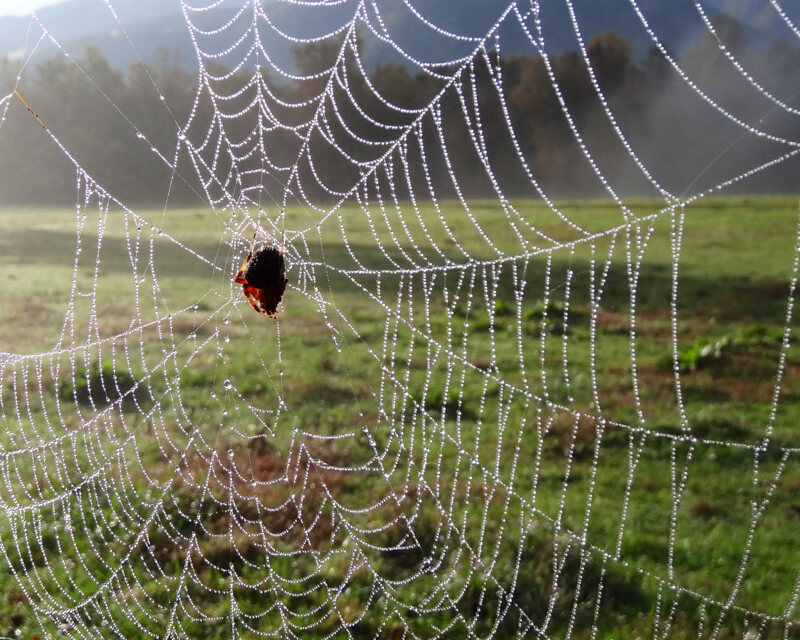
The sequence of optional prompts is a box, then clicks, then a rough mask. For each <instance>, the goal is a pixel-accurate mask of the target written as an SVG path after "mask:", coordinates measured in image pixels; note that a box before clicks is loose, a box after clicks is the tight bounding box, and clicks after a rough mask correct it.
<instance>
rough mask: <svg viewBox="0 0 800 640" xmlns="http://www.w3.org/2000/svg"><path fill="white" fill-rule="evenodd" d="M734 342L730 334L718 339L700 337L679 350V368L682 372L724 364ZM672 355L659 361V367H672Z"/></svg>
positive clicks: (668, 368) (665, 368)
mask: <svg viewBox="0 0 800 640" xmlns="http://www.w3.org/2000/svg"><path fill="white" fill-rule="evenodd" d="M731 346H732V342H731V339H730V338H729V337H728V336H723V337H721V338H719V339H717V340H705V339H702V338H699V339H697V340H695V341H694V342H692V344H690V345H688V346H685V347H682V348H681V349H680V351H679V352H678V368H679V369H680V370H681V371H682V372H686V371H697V370H698V369H708V368H710V367H713V366H720V365H721V364H723V361H724V358H725V357H726V356H727V355H729V353H730V350H731ZM672 364H673V361H672V356H664V357H663V358H661V360H660V361H659V367H660V368H661V369H664V370H671V369H672Z"/></svg>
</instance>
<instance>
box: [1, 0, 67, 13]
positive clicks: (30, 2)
mask: <svg viewBox="0 0 800 640" xmlns="http://www.w3.org/2000/svg"><path fill="white" fill-rule="evenodd" d="M56 2H57V0H0V16H8V15H18V16H24V15H27V14H29V13H30V12H31V11H33V10H34V9H38V8H39V7H44V6H46V5H48V4H55V3H56Z"/></svg>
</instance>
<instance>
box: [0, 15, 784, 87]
mask: <svg viewBox="0 0 800 640" xmlns="http://www.w3.org/2000/svg"><path fill="white" fill-rule="evenodd" d="M197 4H199V3H197ZM244 4H246V2H245V0H224V2H222V3H221V4H220V6H219V7H217V8H215V9H213V10H210V11H206V12H202V13H201V12H194V13H191V18H192V20H193V22H194V24H195V25H196V26H197V27H198V28H200V29H212V28H214V27H216V26H218V25H220V24H223V23H224V22H226V21H228V20H230V19H231V18H233V17H234V16H235V15H236V12H237V11H239V10H241V8H242V5H244ZM355 4H356V1H355V0H346V1H345V2H343V3H341V4H338V5H330V6H327V7H326V6H319V5H315V6H313V7H304V6H302V5H296V4H290V3H285V2H281V1H280V0H264V1H263V2H262V6H264V9H265V12H266V14H267V16H268V18H269V22H270V24H263V23H264V21H263V20H262V21H261V37H262V42H263V44H264V47H265V49H266V50H267V52H268V54H269V55H270V58H271V59H272V60H273V62H274V63H276V64H277V65H278V66H279V67H282V68H284V69H286V70H287V71H291V69H292V64H293V56H292V52H291V47H289V46H287V45H286V42H285V40H284V39H283V38H275V37H274V34H271V30H272V29H273V28H274V29H278V30H280V31H283V32H285V33H289V34H291V35H293V36H296V37H300V38H308V37H314V36H318V35H322V34H325V33H327V32H329V31H331V30H333V29H335V28H337V27H339V26H341V25H342V24H345V23H346V22H347V21H348V20H349V19H350V18H351V17H352V14H353V10H354V7H355ZM413 4H414V7H415V8H416V9H417V10H418V11H419V12H420V14H421V15H423V16H425V17H426V18H427V19H428V20H429V21H430V22H431V23H433V24H435V25H437V26H439V27H441V28H443V29H445V30H448V31H451V32H453V33H458V34H462V35H467V36H472V37H480V36H482V35H484V34H485V33H486V32H487V31H488V30H489V28H490V27H491V26H492V25H493V24H494V22H495V21H496V20H497V18H498V16H499V15H500V13H501V12H502V11H503V10H504V9H505V7H506V6H507V4H508V3H507V1H506V0H459V2H458V4H457V6H458V11H454V10H453V6H454V4H453V3H450V2H442V1H441V0H417V1H416V2H414V3H413ZM376 5H377V6H378V8H379V10H380V12H381V15H380V20H379V19H378V17H377V16H376V15H375V14H374V10H372V9H371V8H370V9H368V10H367V13H368V14H369V15H368V17H369V24H370V26H371V28H373V29H374V30H375V31H377V32H378V35H381V30H382V29H385V30H386V31H387V32H388V33H389V34H390V35H391V39H392V40H393V41H394V42H396V43H397V44H398V45H399V47H400V48H401V49H403V50H405V51H407V52H413V54H414V55H415V57H416V58H417V59H418V60H421V61H422V62H428V63H441V62H446V61H450V60H453V59H456V58H459V57H463V56H464V55H467V54H469V52H470V51H471V50H472V49H473V48H474V46H475V44H474V42H471V41H464V40H453V39H448V38H443V37H441V36H440V35H438V34H436V32H435V31H434V30H433V29H428V28H426V27H421V25H420V22H419V20H418V19H417V18H416V17H415V16H413V14H412V13H411V11H410V10H409V8H408V7H407V6H406V5H405V3H403V2H400V1H399V0H378V1H377V3H376ZM112 6H113V7H114V10H115V11H116V13H117V15H118V17H119V23H118V22H117V20H116V19H115V17H114V16H113V15H112V13H111V11H109V9H108V6H107V5H106V3H105V2H104V0H64V1H63V2H61V3H58V4H55V5H53V6H50V7H45V8H43V9H41V10H39V11H38V17H39V20H40V21H41V23H42V25H44V27H45V28H46V29H47V30H48V31H49V32H50V33H51V34H52V35H53V36H54V37H55V38H56V39H57V40H58V41H59V42H60V43H61V44H62V45H63V46H64V48H65V50H67V51H68V52H70V53H71V55H74V56H79V55H80V54H81V52H82V51H83V50H84V48H85V47H86V45H88V44H95V45H97V46H98V47H99V48H100V50H101V51H102V53H103V55H104V56H105V57H106V58H107V59H108V60H109V61H110V63H111V64H112V65H113V66H114V67H116V68H118V69H127V68H128V66H129V65H130V64H131V63H132V62H135V61H138V60H139V59H141V60H143V61H145V62H147V63H151V62H153V61H154V60H156V58H157V56H158V55H159V52H162V53H163V52H164V51H166V52H168V53H169V54H170V55H171V56H172V57H173V58H174V59H175V60H176V61H177V62H178V64H180V65H182V66H184V67H185V68H190V69H191V68H194V67H195V66H196V54H195V52H194V47H193V44H192V41H191V38H190V34H189V31H188V29H187V28H186V20H185V17H184V15H183V13H182V11H181V7H180V5H179V4H178V3H177V2H173V1H171V0H135V1H134V0H116V1H115V2H112ZM368 6H369V4H368ZM638 6H639V7H640V8H641V10H642V13H643V14H644V16H645V18H646V19H647V21H648V23H649V24H650V26H651V27H652V29H653V30H654V32H655V33H656V34H657V36H658V37H659V39H660V40H661V41H662V42H663V43H665V44H666V45H667V46H668V47H669V48H670V49H671V50H673V51H674V52H677V53H681V52H682V51H684V50H686V49H687V48H689V47H691V46H693V44H694V43H695V42H696V40H697V38H698V37H699V34H701V33H702V32H703V31H704V26H703V23H702V19H701V17H700V15H699V13H698V11H697V9H696V7H695V5H694V3H693V2H692V1H691V0H670V2H664V1H663V0H639V2H638ZM704 6H705V7H706V11H707V13H708V15H709V16H714V15H717V14H719V13H728V14H730V15H732V16H734V17H736V18H737V19H738V20H739V21H740V22H741V23H742V24H743V25H744V26H745V30H746V33H745V35H746V37H747V38H748V39H750V40H751V41H756V42H757V41H762V42H772V41H773V40H775V39H786V40H792V39H795V36H794V34H793V33H792V32H791V31H790V30H789V29H788V27H787V26H786V25H785V23H784V22H783V21H782V20H781V19H780V17H779V16H778V14H777V13H776V12H775V11H774V9H773V8H772V7H771V6H769V4H768V3H764V2H761V1H759V0H707V1H706V2H705V3H704ZM574 7H575V12H576V17H577V19H578V22H579V24H580V26H581V29H582V37H583V38H584V39H585V40H586V39H588V38H591V37H592V36H594V35H596V34H598V33H602V32H604V31H606V30H609V29H610V30H612V31H614V32H616V33H618V34H620V35H621V36H623V37H624V38H625V39H626V40H627V41H628V42H629V43H630V45H631V47H632V49H633V52H634V54H635V55H636V56H637V57H642V56H644V55H645V54H646V52H647V50H648V49H649V48H650V47H651V46H652V41H651V39H650V37H649V35H648V34H647V33H646V31H645V30H644V28H643V26H642V23H641V20H640V18H639V17H638V16H637V15H636V13H635V12H634V10H633V9H632V6H631V3H630V0H604V1H603V2H598V1H597V0H575V2H574ZM785 9H786V10H787V11H789V12H793V13H799V14H800V9H798V8H794V9H792V7H790V6H788V5H787V7H785ZM541 11H542V13H541V19H542V26H543V32H544V34H545V37H546V38H547V39H546V41H545V47H546V50H547V51H548V52H549V53H552V54H558V53H561V52H563V51H570V50H575V49H576V48H577V44H576V36H575V32H574V30H573V27H572V23H571V20H570V16H569V13H568V10H567V7H566V4H565V3H562V2H557V3H542V9H541ZM797 17H800V16H792V15H790V18H797ZM120 23H121V24H122V25H123V27H124V29H122V28H120ZM251 24H252V13H251V11H250V9H249V8H247V9H245V11H244V12H243V14H242V16H241V17H240V19H239V20H238V21H237V22H236V23H235V25H234V26H233V27H232V28H230V29H227V30H226V31H225V32H223V33H222V34H221V35H219V36H216V37H215V38H213V42H212V41H211V40H212V39H208V42H203V41H202V38H203V36H202V35H198V38H200V40H201V45H206V44H208V45H209V46H208V49H209V50H212V51H213V50H216V51H219V50H223V49H226V48H228V47H229V46H230V45H231V44H233V43H234V42H235V41H236V39H237V38H238V37H239V36H240V35H241V33H242V31H243V30H244V29H247V28H249V27H250V25H251ZM40 35H41V29H40V27H39V26H38V24H36V22H35V21H32V20H31V19H30V18H28V17H19V16H6V17H0V56H2V55H10V56H12V57H14V56H18V55H20V53H21V52H23V51H30V50H31V48H32V47H33V45H35V44H36V41H37V40H38V39H39V36H40ZM126 35H127V37H126ZM271 35H273V37H271ZM360 35H361V37H362V47H363V58H364V60H365V62H366V64H367V65H368V66H369V67H370V68H374V67H375V66H377V65H378V64H380V63H383V62H397V61H401V62H402V61H403V60H404V57H403V54H402V52H401V51H398V50H397V49H395V48H391V47H389V46H387V45H385V44H384V43H383V42H382V41H381V39H380V37H376V35H375V34H374V33H370V32H369V28H367V27H366V26H365V25H362V27H361V31H360ZM502 35H503V43H504V48H505V53H513V52H514V51H529V50H530V49H531V43H530V42H529V40H528V38H527V36H526V35H525V34H524V33H523V32H522V31H521V30H519V29H516V31H513V32H510V33H503V34H502ZM129 39H130V42H129ZM131 43H132V44H133V46H131ZM56 53H57V48H56V46H55V45H54V44H53V43H52V42H50V40H49V39H44V40H42V42H41V43H39V45H38V48H37V51H36V56H37V59H43V58H46V57H51V56H53V55H55V54H56ZM221 63H222V64H224V60H222V61H221Z"/></svg>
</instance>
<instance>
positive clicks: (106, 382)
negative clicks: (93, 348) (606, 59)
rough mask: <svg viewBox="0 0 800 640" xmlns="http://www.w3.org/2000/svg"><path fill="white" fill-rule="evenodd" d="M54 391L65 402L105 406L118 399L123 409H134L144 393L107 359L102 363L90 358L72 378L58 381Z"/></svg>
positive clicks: (125, 373)
mask: <svg viewBox="0 0 800 640" xmlns="http://www.w3.org/2000/svg"><path fill="white" fill-rule="evenodd" d="M58 395H59V397H60V398H61V399H62V400H64V401H66V402H73V401H77V402H78V403H79V404H82V405H94V406H95V407H107V406H109V405H111V404H113V403H115V402H117V401H118V400H120V399H122V403H121V406H122V408H123V410H124V411H135V410H137V405H138V407H141V406H142V403H143V402H144V401H145V397H146V393H145V389H144V387H139V386H138V385H137V384H136V380H135V379H134V378H133V376H132V375H131V374H130V373H128V372H127V371H122V370H118V369H114V365H113V363H112V362H111V361H110V360H106V361H105V362H103V364H102V366H101V365H100V364H99V363H97V362H94V363H92V365H91V366H90V367H89V369H88V370H87V369H86V367H80V368H78V369H77V371H76V372H75V378H74V382H73V381H72V380H66V381H62V382H60V383H59V385H58Z"/></svg>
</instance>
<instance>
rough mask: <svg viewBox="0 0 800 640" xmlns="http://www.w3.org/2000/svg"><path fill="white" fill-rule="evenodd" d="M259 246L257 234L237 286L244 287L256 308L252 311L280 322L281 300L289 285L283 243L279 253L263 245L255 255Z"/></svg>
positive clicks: (254, 235) (241, 270)
mask: <svg viewBox="0 0 800 640" xmlns="http://www.w3.org/2000/svg"><path fill="white" fill-rule="evenodd" d="M255 244H256V232H253V242H252V243H251V244H250V252H249V253H248V254H247V258H245V261H244V264H243V265H242V268H241V269H239V273H237V274H236V277H235V278H234V282H238V283H239V284H241V285H242V289H243V290H244V295H245V297H246V298H247V300H248V301H249V302H250V304H251V305H253V309H255V310H256V311H258V312H259V313H260V314H263V315H265V316H268V317H270V318H273V319H275V318H277V314H278V313H279V312H281V311H283V307H280V306H279V305H280V302H281V297H282V296H283V292H284V291H286V285H287V283H288V282H289V281H288V280H287V279H286V277H285V271H286V264H285V262H284V260H283V241H281V248H280V250H278V249H276V248H275V247H270V246H267V245H264V246H263V247H261V249H259V250H258V251H255V252H253V249H255Z"/></svg>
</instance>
